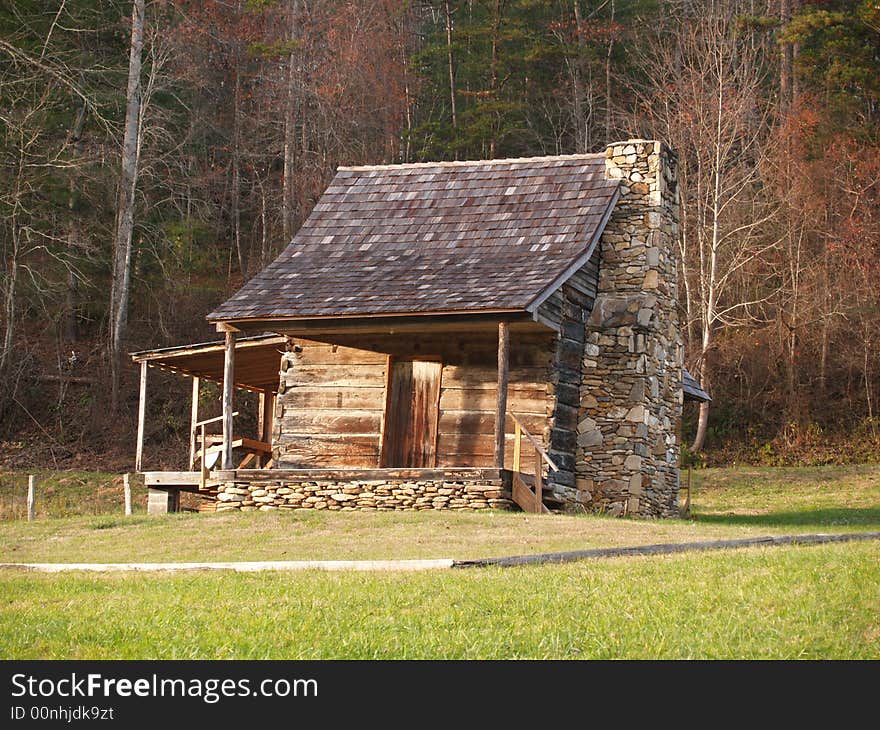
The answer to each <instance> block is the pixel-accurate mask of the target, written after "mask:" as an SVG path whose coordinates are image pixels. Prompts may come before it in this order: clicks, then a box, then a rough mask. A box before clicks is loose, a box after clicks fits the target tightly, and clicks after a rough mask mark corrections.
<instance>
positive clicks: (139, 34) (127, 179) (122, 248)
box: [110, 0, 144, 411]
mask: <svg viewBox="0 0 880 730" xmlns="http://www.w3.org/2000/svg"><path fill="white" fill-rule="evenodd" d="M143 48H144V0H134V4H133V6H132V11H131V49H130V54H129V62H128V89H127V92H126V105H125V132H124V135H123V141H122V177H121V179H120V182H119V198H118V202H117V209H116V236H115V239H114V242H113V244H114V245H113V282H112V288H111V295H110V370H111V388H110V394H111V408H112V410H114V411H115V410H117V408H118V406H119V377H120V368H121V366H122V343H123V340H124V339H125V335H126V330H127V328H128V295H129V285H130V283H129V282H130V276H131V236H132V231H133V229H134V205H135V199H134V196H135V189H136V187H137V176H138V152H139V149H140V144H139V138H140V132H141V113H140V112H141V54H142V52H143Z"/></svg>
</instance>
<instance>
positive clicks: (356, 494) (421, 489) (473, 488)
mask: <svg viewBox="0 0 880 730" xmlns="http://www.w3.org/2000/svg"><path fill="white" fill-rule="evenodd" d="M215 488H216V489H217V511H218V512H225V511H228V510H241V511H244V512H249V511H257V510H259V511H262V512H269V511H272V510H279V509H280V510H330V511H334V510H338V511H353V510H362V511H363V510H367V511H392V510H485V509H502V510H507V509H511V508H512V507H513V502H512V501H511V499H510V485H509V483H508V481H507V480H505V479H500V478H499V479H476V480H471V479H468V480H445V479H424V480H423V479H369V480H357V479H355V480H346V479H309V478H296V479H291V478H283V477H280V478H278V479H260V480H255V481H249V480H234V481H224V482H221V483H219V484H218V485H216V487H215Z"/></svg>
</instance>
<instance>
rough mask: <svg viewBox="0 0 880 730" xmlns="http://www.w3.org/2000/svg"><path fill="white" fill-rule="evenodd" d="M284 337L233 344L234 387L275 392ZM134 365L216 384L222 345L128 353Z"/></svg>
mask: <svg viewBox="0 0 880 730" xmlns="http://www.w3.org/2000/svg"><path fill="white" fill-rule="evenodd" d="M286 346H287V338H286V337H281V336H279V335H276V334H263V335H257V336H254V337H242V338H240V339H238V340H237V341H236V343H235V387H236V388H243V389H245V390H254V391H268V392H271V393H277V392H278V379H279V376H278V369H279V365H280V362H281V353H282V352H284V350H285V348H286ZM130 354H131V359H132V360H133V361H134V362H136V363H142V362H146V363H147V365H149V366H151V367H157V368H159V369H160V370H166V371H168V372H172V373H181V374H183V375H191V376H194V377H198V378H203V379H204V380H212V381H214V382H216V383H222V382H223V358H224V342H223V341H222V340H221V341H215V342H202V343H198V344H194V345H179V346H177V347H161V348H158V349H155V350H141V351H139V352H132V353H130Z"/></svg>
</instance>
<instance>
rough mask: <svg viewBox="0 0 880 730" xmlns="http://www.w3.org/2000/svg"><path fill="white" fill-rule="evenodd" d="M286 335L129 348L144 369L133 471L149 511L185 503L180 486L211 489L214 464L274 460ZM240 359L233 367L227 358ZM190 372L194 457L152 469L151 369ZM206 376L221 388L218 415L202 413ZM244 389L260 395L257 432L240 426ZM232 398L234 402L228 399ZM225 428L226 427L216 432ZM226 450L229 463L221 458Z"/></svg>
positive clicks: (267, 464)
mask: <svg viewBox="0 0 880 730" xmlns="http://www.w3.org/2000/svg"><path fill="white" fill-rule="evenodd" d="M286 342H287V340H286V338H284V337H280V336H278V335H265V334H264V335H256V336H251V337H243V338H241V339H239V340H238V341H237V342H236V343H235V346H234V351H233V352H232V353H231V354H228V353H227V352H226V344H227V343H226V342H225V341H219V342H217V341H215V342H204V343H198V344H192V345H182V346H178V347H165V348H158V349H154V350H143V351H139V352H133V353H131V358H132V361H133V362H134V363H135V364H137V365H138V366H139V369H140V388H139V398H138V424H137V443H136V447H135V471H138V472H141V473H142V474H143V476H144V483H145V485H146V486H147V488H148V494H149V496H148V505H147V506H148V511H149V512H150V513H151V514H155V513H163V512H173V511H177V509H178V508H179V496H180V492H181V491H186V492H196V493H202V494H204V495H207V496H210V494H211V492H212V490H211V486H210V477H209V471H210V469H212V468H213V467H215V466H223V465H228V466H231V467H238V468H245V467H248V466H252V467H256V468H268V467H270V466H271V458H272V444H271V441H272V423H273V418H274V409H275V398H276V395H277V392H278V371H279V363H280V361H281V353H282V352H283V351H284V348H285V347H286ZM228 359H231V360H232V362H233V363H234V362H235V361H236V360H237V362H238V368H235V369H234V370H233V371H230V372H229V377H228V378H227V377H226V376H227V369H226V361H227V360H228ZM153 368H155V369H158V370H162V371H165V372H170V373H174V374H176V375H180V376H183V377H188V378H190V379H191V381H192V388H191V400H190V409H189V411H190V427H189V457H188V459H187V461H186V463H185V464H183V463H182V464H180V465H179V468H178V469H176V470H167V469H165V470H161V471H159V470H151V469H149V460H150V459H149V457H150V454H149V451H148V448H147V447H148V444H146V443H145V441H146V426H147V423H146V421H147V403H148V398H149V393H150V386H149V372H150V369H153ZM204 382H213V383H217V384H218V385H220V386H221V388H222V393H223V398H222V401H223V408H222V413H221V415H219V416H215V417H210V418H204V417H203V413H201V412H200V406H199V400H200V399H199V393H200V388H201V386H202V384H203V383H204ZM236 390H244V391H249V392H253V393H256V394H257V395H258V413H257V419H256V420H257V424H256V426H257V427H256V430H255V432H254V433H251V434H245V433H243V432H242V429H241V428H236V427H235V418H236V416H238V415H239V414H238V412H237V411H235V410H234V406H233V404H234V392H235V391H236ZM227 404H228V407H227ZM220 428H222V429H223V431H222V433H216V431H217V430H218V429H220ZM224 457H225V458H226V459H227V461H226V462H225V463H223V462H222V459H223V458H224Z"/></svg>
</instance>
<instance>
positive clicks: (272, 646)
mask: <svg viewBox="0 0 880 730" xmlns="http://www.w3.org/2000/svg"><path fill="white" fill-rule="evenodd" d="M692 506H693V519H689V520H630V519H623V520H616V519H612V518H608V517H600V516H589V515H579V516H564V515H557V516H544V517H535V516H531V515H524V514H522V513H468V512H461V513H454V512H436V513H433V512H413V513H404V512H399V513H394V512H378V513H376V512H374V513H357V512H345V513H340V512H334V513H328V512H313V513H310V512H292V513H287V512H275V513H243V514H234V513H223V514H217V515H198V514H177V515H166V516H162V517H148V516H146V515H145V514H143V513H141V514H136V515H134V516H132V517H125V516H123V515H122V514H121V509H120V508H119V507H118V506H117V505H116V503H113V505H112V507H113V510H112V511H111V512H107V513H105V514H98V515H90V516H75V517H65V518H58V519H39V520H37V521H36V522H33V523H27V522H24V521H21V520H18V521H6V522H2V523H0V560H2V561H5V562H30V561H60V562H79V561H99V562H113V561H123V560H145V561H146V560H149V561H177V560H212V559H213V560H259V559H290V560H293V559H305V558H325V559H333V558H349V559H351V558H364V559H365V558H431V557H453V558H475V557H488V556H496V555H506V554H514V553H530V552H539V551H548V550H563V549H578V548H588V547H603V546H611V545H636V544H644V543H651V542H667V541H679V542H681V541H689V540H705V539H713V538H723V537H746V536H750V535H752V536H753V535H762V534H781V533H794V532H845V531H868V530H880V509H878V506H880V467H878V466H873V467H869V466H847V467H821V468H806V469H772V468H766V469H765V468H743V469H711V470H705V471H700V472H694V494H693V505H692ZM878 607H880V543H878V542H867V543H851V544H833V545H823V546H813V547H790V548H775V549H771V548H766V549H749V550H738V551H731V552H719V553H691V554H682V555H675V556H665V557H652V558H626V559H615V560H598V561H588V562H581V563H574V564H568V565H562V566H558V565H557V566H534V567H524V568H516V569H506V570H504V569H498V568H492V569H474V570H456V571H435V572H430V573H416V574H411V573H395V572H389V573H369V574H364V573H320V572H307V573H262V574H256V575H241V574H231V573H229V574H216V573H195V572H194V573H185V574H174V575H168V574H101V575H94V574H85V573H69V574H60V575H45V574H36V573H23V572H18V571H15V570H5V571H0V658H16V659H25V658H92V659H93V658H114V659H122V658H178V659H185V658H229V657H236V658H251V659H262V658H526V657H528V658H612V657H626V658H669V659H672V658H685V657H688V658H692V657H698V658H823V659H831V658H834V659H849V658H852V659H856V658H861V659H864V658H871V659H878V658H880V611H878Z"/></svg>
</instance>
